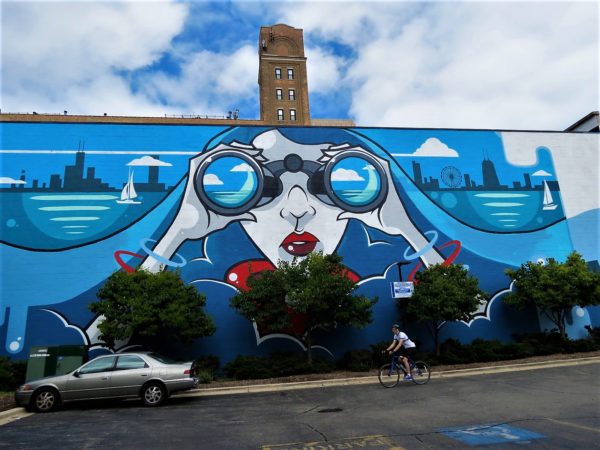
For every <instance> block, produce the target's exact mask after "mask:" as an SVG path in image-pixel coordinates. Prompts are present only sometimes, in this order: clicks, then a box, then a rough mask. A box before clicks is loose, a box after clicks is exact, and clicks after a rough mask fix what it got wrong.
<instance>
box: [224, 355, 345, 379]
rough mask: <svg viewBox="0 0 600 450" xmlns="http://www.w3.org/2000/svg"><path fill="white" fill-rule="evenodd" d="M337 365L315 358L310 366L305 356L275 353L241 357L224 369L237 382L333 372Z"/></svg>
mask: <svg viewBox="0 0 600 450" xmlns="http://www.w3.org/2000/svg"><path fill="white" fill-rule="evenodd" d="M334 368H335V365H334V364H333V363H332V362H331V361H326V360H324V359H319V358H315V359H314V360H313V361H312V364H309V363H308V361H307V360H306V358H305V357H304V356H303V355H298V354H294V353H274V354H272V355H269V356H244V355H240V356H238V357H237V358H235V359H234V360H233V361H231V362H230V363H228V364H226V365H225V366H224V367H223V370H224V372H225V375H226V376H227V377H228V378H234V379H236V380H256V379H261V378H277V377H285V376H290V375H301V374H307V373H328V372H332V371H333V370H334Z"/></svg>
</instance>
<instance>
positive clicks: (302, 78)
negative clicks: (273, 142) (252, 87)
mask: <svg viewBox="0 0 600 450" xmlns="http://www.w3.org/2000/svg"><path fill="white" fill-rule="evenodd" d="M258 54H259V64H258V86H259V90H260V120H262V121H264V122H266V123H269V124H282V125H310V110H309V107H308V82H307V78H306V57H305V56H304V38H303V33H302V30H301V29H299V28H293V27H290V26H288V25H284V24H278V25H273V26H270V27H261V28H260V35H259V38H258Z"/></svg>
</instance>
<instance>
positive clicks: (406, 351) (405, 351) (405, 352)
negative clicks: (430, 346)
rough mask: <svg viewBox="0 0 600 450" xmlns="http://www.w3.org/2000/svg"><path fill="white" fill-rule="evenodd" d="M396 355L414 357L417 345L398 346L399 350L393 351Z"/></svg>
mask: <svg viewBox="0 0 600 450" xmlns="http://www.w3.org/2000/svg"><path fill="white" fill-rule="evenodd" d="M395 353H396V354H397V355H398V356H407V357H408V358H414V357H415V355H416V354H417V347H410V348H405V347H400V350H398V351H397V352H395Z"/></svg>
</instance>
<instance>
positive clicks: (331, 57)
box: [306, 47, 347, 93]
mask: <svg viewBox="0 0 600 450" xmlns="http://www.w3.org/2000/svg"><path fill="white" fill-rule="evenodd" d="M306 57H307V60H306V72H307V74H308V88H309V92H314V93H330V92H331V91H332V90H335V89H339V87H340V83H341V79H342V68H343V66H344V65H345V64H347V62H346V60H345V59H344V58H340V57H339V56H336V55H335V54H333V53H331V52H327V51H324V50H323V49H321V48H319V47H314V48H310V49H306Z"/></svg>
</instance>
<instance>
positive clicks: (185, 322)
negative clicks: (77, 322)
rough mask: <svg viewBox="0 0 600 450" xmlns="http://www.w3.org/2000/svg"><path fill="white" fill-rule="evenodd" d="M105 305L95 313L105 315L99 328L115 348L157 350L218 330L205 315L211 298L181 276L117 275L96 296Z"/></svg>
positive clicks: (96, 305) (98, 305) (141, 272)
mask: <svg viewBox="0 0 600 450" xmlns="http://www.w3.org/2000/svg"><path fill="white" fill-rule="evenodd" d="M96 295H97V297H98V299H99V300H100V301H98V302H95V303H91V304H90V305H89V309H90V310H91V311H92V312H94V313H96V314H101V315H102V316H104V320H103V321H102V322H101V323H100V324H99V325H98V329H99V330H100V333H101V335H100V338H101V339H102V340H103V341H104V342H106V343H107V344H108V345H109V346H111V347H113V346H114V344H115V341H118V340H124V339H130V342H133V343H136V344H142V345H145V346H147V347H149V348H153V349H163V350H165V349H166V347H167V346H168V345H169V343H172V342H174V341H175V342H181V343H183V344H191V343H192V342H193V341H194V339H197V338H199V337H201V336H208V335H211V334H213V333H214V332H215V325H214V323H213V320H212V319H211V318H210V316H208V315H207V314H206V313H205V312H204V305H205V303H206V299H205V297H204V295H202V294H200V293H199V292H198V291H197V290H196V288H195V287H194V286H190V285H187V284H185V283H184V282H183V280H182V279H181V278H180V276H179V274H178V273H176V272H169V271H164V272H158V273H151V272H148V271H145V270H141V269H138V270H136V271H135V272H133V273H125V272H123V271H118V272H114V273H113V274H112V275H111V276H110V277H109V278H108V280H107V281H106V283H105V284H104V286H102V288H101V289H100V290H99V291H98V293H97V294H96Z"/></svg>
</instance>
